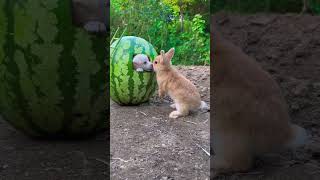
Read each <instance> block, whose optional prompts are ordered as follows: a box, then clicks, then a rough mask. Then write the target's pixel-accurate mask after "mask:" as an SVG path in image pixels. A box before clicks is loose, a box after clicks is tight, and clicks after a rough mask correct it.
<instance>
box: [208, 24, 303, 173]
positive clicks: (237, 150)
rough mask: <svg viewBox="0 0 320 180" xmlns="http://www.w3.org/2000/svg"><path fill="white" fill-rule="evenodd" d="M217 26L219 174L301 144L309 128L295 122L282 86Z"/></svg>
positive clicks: (243, 168)
mask: <svg viewBox="0 0 320 180" xmlns="http://www.w3.org/2000/svg"><path fill="white" fill-rule="evenodd" d="M211 29H212V30H213V33H212V37H213V41H212V46H211V52H212V53H213V54H212V55H213V91H214V92H213V95H214V101H213V103H214V108H215V117H214V118H213V119H212V121H211V122H212V130H213V132H212V135H213V137H212V140H213V150H214V153H215V156H214V157H213V161H212V163H213V164H212V166H213V167H212V168H213V171H214V173H215V175H218V174H220V173H226V172H235V171H246V170H248V169H249V168H250V167H251V165H252V161H253V158H254V157H255V156H257V155H261V154H262V153H267V152H275V151H278V150H281V149H284V148H294V147H297V146H300V145H303V144H304V143H305V141H306V140H307V133H306V131H305V129H303V128H301V127H299V126H297V125H294V124H291V123H290V117H289V114H288V109H287V105H286V103H285V100H284V97H283V96H282V94H281V90H280V88H279V86H278V85H277V83H276V82H275V81H274V80H273V79H272V77H271V76H270V75H269V74H268V73H267V72H265V71H264V70H262V68H261V67H260V66H259V65H258V63H257V62H256V61H255V60H253V59H252V58H250V57H249V56H247V55H246V54H245V53H244V52H242V50H241V49H240V48H238V47H236V46H235V45H234V44H232V43H230V42H228V41H227V40H226V39H224V38H223V37H222V36H221V35H220V34H219V33H218V32H217V31H216V30H215V27H212V28H211Z"/></svg>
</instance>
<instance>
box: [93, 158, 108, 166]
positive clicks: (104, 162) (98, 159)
mask: <svg viewBox="0 0 320 180" xmlns="http://www.w3.org/2000/svg"><path fill="white" fill-rule="evenodd" d="M95 160H96V161H99V162H102V163H103V164H105V165H109V163H107V161H105V160H103V159H100V158H95Z"/></svg>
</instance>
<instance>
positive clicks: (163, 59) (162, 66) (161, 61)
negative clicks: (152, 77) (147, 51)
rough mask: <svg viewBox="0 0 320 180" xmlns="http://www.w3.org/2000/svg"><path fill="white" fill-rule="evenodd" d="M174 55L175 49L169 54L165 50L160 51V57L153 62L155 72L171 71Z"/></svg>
mask: <svg viewBox="0 0 320 180" xmlns="http://www.w3.org/2000/svg"><path fill="white" fill-rule="evenodd" d="M173 55H174V48H171V49H170V50H169V51H168V52H166V53H165V52H164V50H161V51H160V55H158V56H157V57H156V58H155V60H154V61H153V69H154V71H155V72H158V71H162V70H166V69H169V68H170V67H171V59H172V57H173Z"/></svg>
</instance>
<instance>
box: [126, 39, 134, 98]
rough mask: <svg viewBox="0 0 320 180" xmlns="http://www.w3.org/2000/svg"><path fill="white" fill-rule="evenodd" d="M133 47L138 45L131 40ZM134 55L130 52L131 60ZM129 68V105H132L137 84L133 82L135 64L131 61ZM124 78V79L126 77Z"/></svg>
mask: <svg viewBox="0 0 320 180" xmlns="http://www.w3.org/2000/svg"><path fill="white" fill-rule="evenodd" d="M130 42H131V46H132V47H135V46H136V43H135V41H133V40H131V41H130ZM129 50H130V49H127V51H129ZM133 54H134V51H129V57H130V58H131V57H132V56H133ZM127 67H128V74H127V75H125V76H127V77H129V80H128V89H129V102H128V103H129V104H132V103H133V102H132V101H133V99H134V94H133V91H134V89H133V88H134V84H135V83H136V82H134V80H133V73H134V70H133V64H132V62H131V61H128V64H127ZM125 76H124V77H125Z"/></svg>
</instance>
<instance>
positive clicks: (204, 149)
mask: <svg viewBox="0 0 320 180" xmlns="http://www.w3.org/2000/svg"><path fill="white" fill-rule="evenodd" d="M195 144H196V145H197V146H198V147H199V148H201V149H202V150H203V151H204V152H205V153H206V154H207V155H208V156H210V153H209V152H208V151H207V150H205V149H204V148H203V147H201V146H200V145H199V144H197V143H195Z"/></svg>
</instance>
